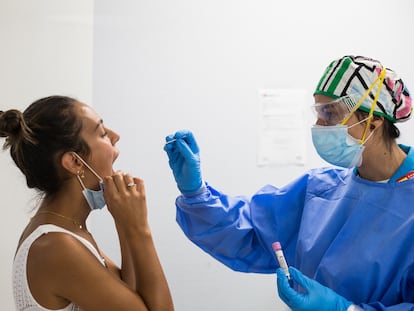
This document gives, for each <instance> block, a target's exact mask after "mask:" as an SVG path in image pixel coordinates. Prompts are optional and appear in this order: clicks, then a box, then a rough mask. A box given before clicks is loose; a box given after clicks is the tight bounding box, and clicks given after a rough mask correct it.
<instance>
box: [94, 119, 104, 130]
mask: <svg viewBox="0 0 414 311" xmlns="http://www.w3.org/2000/svg"><path fill="white" fill-rule="evenodd" d="M101 124H103V120H102V119H100V120H99V121H98V124H96V127H95V130H94V132H96V130H97V129H98V128H99V126H100V125H101Z"/></svg>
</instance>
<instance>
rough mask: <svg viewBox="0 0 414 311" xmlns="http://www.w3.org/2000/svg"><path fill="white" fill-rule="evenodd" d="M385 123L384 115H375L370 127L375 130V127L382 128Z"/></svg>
mask: <svg viewBox="0 0 414 311" xmlns="http://www.w3.org/2000/svg"><path fill="white" fill-rule="evenodd" d="M383 124H384V117H380V116H376V115H373V116H372V120H371V124H370V126H369V129H370V130H371V131H373V130H375V129H378V128H380V127H381V126H382V125H383Z"/></svg>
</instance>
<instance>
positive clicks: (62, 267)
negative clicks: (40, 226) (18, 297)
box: [27, 232, 143, 310]
mask: <svg viewBox="0 0 414 311" xmlns="http://www.w3.org/2000/svg"><path fill="white" fill-rule="evenodd" d="M27 277H28V282H29V285H30V289H31V292H32V295H33V296H34V297H35V299H36V300H37V301H38V302H39V303H41V304H42V305H43V306H44V307H46V308H50V309H58V308H63V307H65V306H66V305H67V304H68V303H70V302H74V303H76V304H77V305H79V306H81V307H82V309H85V310H95V308H96V310H99V308H101V309H102V308H103V309H105V304H106V307H108V306H110V305H111V304H116V305H117V308H118V307H119V310H123V305H124V304H125V307H126V306H127V303H128V301H129V304H130V306H131V304H132V305H135V306H142V305H143V304H142V300H141V299H140V297H139V296H137V295H136V293H134V292H133V291H132V290H131V289H129V288H128V287H127V286H126V284H125V283H124V282H122V281H121V280H120V279H119V278H118V277H116V275H115V274H114V273H113V272H111V271H110V270H108V269H107V268H106V267H104V266H103V265H102V264H101V263H100V262H99V260H98V258H96V257H95V256H94V255H93V254H92V253H91V252H90V251H89V249H87V248H86V247H85V246H84V245H83V244H82V243H81V242H80V241H79V240H78V239H76V238H75V237H73V236H72V235H70V234H67V233H62V232H49V233H47V234H44V235H42V236H41V237H39V238H38V239H37V240H36V241H35V242H33V244H32V246H31V248H30V251H29V257H28V261H27ZM122 299H124V301H122ZM108 310H110V309H108ZM114 310H115V309H114ZM137 310H140V308H138V309H137Z"/></svg>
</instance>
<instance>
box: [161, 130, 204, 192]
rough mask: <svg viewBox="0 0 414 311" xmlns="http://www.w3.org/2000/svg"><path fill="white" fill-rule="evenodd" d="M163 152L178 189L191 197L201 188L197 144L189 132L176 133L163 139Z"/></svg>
mask: <svg viewBox="0 0 414 311" xmlns="http://www.w3.org/2000/svg"><path fill="white" fill-rule="evenodd" d="M165 141H166V144H165V146H164V150H165V152H166V153H167V155H168V159H169V161H168V163H169V165H170V167H171V169H172V171H173V174H174V179H175V181H176V183H177V186H178V189H179V190H180V191H181V193H182V194H184V195H191V194H193V193H195V192H197V190H199V189H200V187H201V186H202V178H201V170H200V154H199V149H198V146H197V142H196V140H195V138H194V135H193V133H191V132H190V131H178V132H176V133H175V134H174V135H169V136H167V137H166V138H165Z"/></svg>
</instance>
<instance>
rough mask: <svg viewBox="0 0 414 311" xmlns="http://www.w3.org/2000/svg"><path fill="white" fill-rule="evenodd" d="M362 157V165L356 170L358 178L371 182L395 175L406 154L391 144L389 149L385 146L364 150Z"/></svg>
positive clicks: (394, 144)
mask: <svg viewBox="0 0 414 311" xmlns="http://www.w3.org/2000/svg"><path fill="white" fill-rule="evenodd" d="M363 157H364V158H363V163H362V165H361V166H360V167H359V168H358V174H359V176H361V178H364V179H367V180H371V181H383V180H387V179H390V178H391V177H392V176H393V175H394V174H395V172H396V171H397V170H398V168H399V167H400V166H401V164H402V163H403V162H404V160H405V158H406V157H407V154H406V153H405V152H404V151H403V150H402V149H401V148H400V147H399V146H398V145H397V144H396V143H393V144H392V146H391V148H389V147H388V146H386V145H385V144H383V145H376V146H375V147H373V148H372V149H368V148H366V150H365V151H364V155H363Z"/></svg>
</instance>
